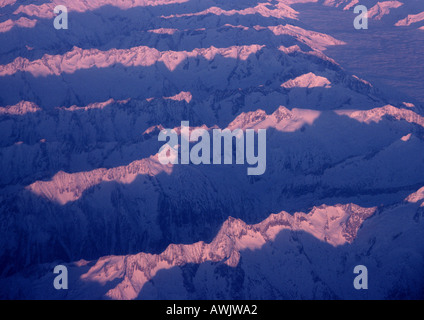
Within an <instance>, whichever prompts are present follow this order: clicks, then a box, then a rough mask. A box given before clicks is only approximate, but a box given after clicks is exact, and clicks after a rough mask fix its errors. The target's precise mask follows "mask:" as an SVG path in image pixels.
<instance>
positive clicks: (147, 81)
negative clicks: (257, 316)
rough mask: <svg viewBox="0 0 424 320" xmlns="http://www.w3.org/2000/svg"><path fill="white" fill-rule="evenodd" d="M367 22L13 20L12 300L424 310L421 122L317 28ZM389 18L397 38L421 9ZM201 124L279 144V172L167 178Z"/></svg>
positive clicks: (168, 11) (165, 9) (114, 17)
mask: <svg viewBox="0 0 424 320" xmlns="http://www.w3.org/2000/svg"><path fill="white" fill-rule="evenodd" d="M354 2H355V1H353V2H352V1H341V0H340V1H325V2H324V1H312V0H311V1H308V0H280V1H271V2H265V1H256V0H246V1H223V0H190V1H189V0H169V1H167V0H161V1H156V0H142V1H141V0H140V1H129V0H128V1H127V0H125V1H112V0H108V1H105V0H99V1H89V2H87V1H82V0H81V1H79V0H78V1H64V2H63V1H62V2H61V3H60V4H64V3H65V4H66V5H68V7H69V9H70V19H71V20H70V29H69V30H66V31H65V30H58V31H57V30H55V29H54V28H53V27H52V19H53V17H54V15H52V8H53V7H54V6H55V5H56V4H58V3H59V2H57V1H43V2H42V3H40V2H38V1H25V3H20V2H19V1H18V2H15V1H7V0H4V1H0V12H1V16H0V44H1V46H0V234H1V236H0V239H1V241H0V288H1V289H0V297H1V298H68V299H69V298H107V297H109V298H114V299H134V298H142V299H146V298H148V299H149V298H150V299H151V298H204V297H205V298H229V299H233V298H234V299H236V298H269V299H273V298H296V299H299V298H374V297H386V298H396V297H400V298H407V297H410V298H417V297H420V294H421V293H422V288H423V284H422V283H421V282H420V281H414V277H416V276H417V275H418V274H419V272H420V270H422V266H423V253H424V250H423V247H422V243H423V242H422V232H419V231H420V230H422V207H420V205H421V202H422V197H421V196H422V192H418V193H415V192H416V191H417V190H418V189H419V188H421V187H422V186H423V185H424V153H423V152H422V151H423V150H424V118H423V112H422V109H421V106H419V105H415V104H413V103H411V101H409V100H405V99H403V97H402V99H400V98H399V99H398V98H397V96H396V95H395V94H392V93H391V92H390V91H388V90H386V89H385V88H384V89H381V88H379V87H378V86H376V85H374V84H373V83H371V82H369V81H367V80H366V79H361V77H360V75H358V76H356V75H353V74H351V73H349V72H347V71H346V70H345V69H344V68H343V66H342V65H340V64H338V62H337V61H335V60H333V59H331V58H329V57H328V56H327V55H326V53H325V51H326V49H328V48H330V47H336V46H345V45H346V43H345V42H344V41H342V40H340V39H337V38H336V37H333V36H330V35H328V34H325V33H323V32H320V31H319V30H316V28H315V27H314V26H308V25H305V24H304V23H303V22H302V21H301V19H300V18H299V17H300V16H301V15H300V12H299V11H297V10H298V9H297V5H299V4H301V3H303V4H304V5H308V4H315V5H316V4H325V5H327V6H328V5H331V6H337V7H340V8H346V6H348V7H349V6H350V7H352V6H353V4H354ZM411 3H412V2H411ZM370 4H372V6H376V7H374V8H373V9H372V10H371V12H372V15H373V17H374V18H376V19H380V18H381V20H382V21H383V22H384V21H386V20H385V19H389V20H390V23H391V22H393V23H392V24H391V25H392V26H393V27H395V26H394V24H395V22H397V21H399V20H401V19H403V18H405V17H406V16H407V13H408V14H416V13H419V12H417V10H418V9H419V8H420V7H419V5H418V4H416V5H414V4H411V5H406V4H405V5H402V6H399V5H398V4H397V2H396V1H390V3H380V4H377V2H376V1H370ZM421 7H422V6H421ZM412 9H413V10H412ZM421 9H424V8H421ZM399 10H400V11H399ZM400 16H401V18H400ZM389 20H387V21H389ZM418 20H419V19H418V18H416V17H415V18H411V19H409V20H407V21H408V24H411V25H413V27H414V28H415V27H416V26H419V25H420V24H419V22H417V23H415V21H418ZM409 22H411V23H409ZM412 22H414V23H412ZM384 23H385V22H384ZM184 120H189V121H190V125H191V126H192V127H202V128H206V129H208V130H212V129H213V128H217V127H219V128H222V129H224V128H229V129H231V130H233V129H237V128H240V129H243V130H246V129H267V150H268V151H267V171H266V172H265V174H264V175H263V176H258V177H248V176H247V175H246V168H247V166H238V165H211V166H207V165H201V166H195V165H188V166H182V165H174V166H172V165H168V166H164V165H162V164H160V163H159V161H158V157H157V152H158V150H159V148H160V146H161V143H159V142H158V141H157V140H158V139H157V136H158V133H159V131H160V130H161V129H162V128H178V127H179V126H180V124H181V121H184ZM407 197H408V198H407ZM405 198H407V199H408V201H409V202H408V201H404V199H405ZM377 207H378V209H376V208H377ZM311 208H313V209H311ZM278 212H280V213H278ZM275 213H278V214H275ZM361 226H362V227H361ZM373 250H375V251H373ZM388 251H390V255H387V256H386V255H385V253H386V252H388ZM323 257H325V258H323ZM73 261H78V262H73ZM88 261H90V262H88ZM57 263H65V264H67V265H68V266H69V267H70V270H71V277H72V281H74V282H73V283H77V284H78V285H77V286H76V287H74V288H72V290H70V291H69V293H68V295H67V296H61V295H60V294H61V293H58V292H55V291H54V290H53V289H52V288H50V286H51V277H52V275H51V270H50V269H51V268H52V266H54V265H56V264H57ZM355 263H356V264H360V263H361V264H367V265H369V267H370V269H371V270H372V272H373V274H374V275H375V277H376V278H375V281H376V283H377V282H378V286H375V287H374V288H373V290H372V291H371V290H370V293H369V295H368V296H365V297H364V296H361V295H358V293H356V292H355V291H352V285H351V283H352V270H351V269H352V268H353V266H354V265H355ZM397 268H398V269H401V270H405V273H404V277H401V276H399V277H398V276H397V275H396V273H395V270H397ZM280 269H281V271H279V270H280ZM277 270H278V271H277ZM377 274H378V275H377ZM293 279H295V280H293ZM384 279H390V280H384ZM75 281H76V282H75ZM401 281H403V282H402V283H401ZM28 285H30V286H31V287H32V288H33V290H30V291H27V290H25V289H24V288H25V287H27V286H28ZM420 290H421V291H420ZM420 292H421V293H420ZM57 294H59V296H57Z"/></svg>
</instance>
